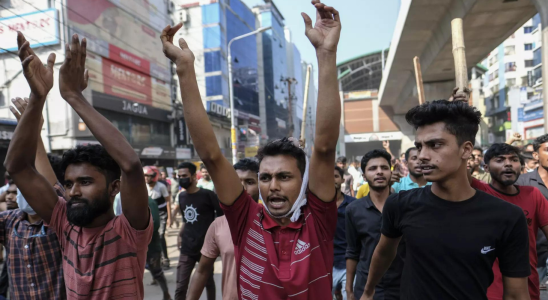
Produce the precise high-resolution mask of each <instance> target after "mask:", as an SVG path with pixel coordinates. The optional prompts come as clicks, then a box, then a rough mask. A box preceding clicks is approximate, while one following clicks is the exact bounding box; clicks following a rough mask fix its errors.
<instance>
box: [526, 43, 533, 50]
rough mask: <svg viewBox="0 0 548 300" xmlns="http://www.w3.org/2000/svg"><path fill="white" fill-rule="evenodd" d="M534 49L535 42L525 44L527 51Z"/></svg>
mask: <svg viewBox="0 0 548 300" xmlns="http://www.w3.org/2000/svg"><path fill="white" fill-rule="evenodd" d="M528 50H533V44H525V51H528Z"/></svg>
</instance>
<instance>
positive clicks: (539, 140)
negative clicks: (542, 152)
mask: <svg viewBox="0 0 548 300" xmlns="http://www.w3.org/2000/svg"><path fill="white" fill-rule="evenodd" d="M544 143H548V134H545V135H541V136H539V137H538V138H536V139H535V141H534V142H533V148H535V152H538V149H540V146H542V144H544Z"/></svg>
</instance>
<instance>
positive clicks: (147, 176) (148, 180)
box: [145, 171, 156, 184]
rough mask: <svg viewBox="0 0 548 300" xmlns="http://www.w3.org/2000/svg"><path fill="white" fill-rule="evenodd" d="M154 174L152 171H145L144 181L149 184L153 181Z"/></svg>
mask: <svg viewBox="0 0 548 300" xmlns="http://www.w3.org/2000/svg"><path fill="white" fill-rule="evenodd" d="M154 176H156V174H155V173H154V172H153V171H149V173H146V174H145V181H146V183H147V184H151V183H153V182H154Z"/></svg>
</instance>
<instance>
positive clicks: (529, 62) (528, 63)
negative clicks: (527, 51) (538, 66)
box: [525, 59, 535, 68]
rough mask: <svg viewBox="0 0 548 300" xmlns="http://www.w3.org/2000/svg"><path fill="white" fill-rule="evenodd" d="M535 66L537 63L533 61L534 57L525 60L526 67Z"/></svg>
mask: <svg viewBox="0 0 548 300" xmlns="http://www.w3.org/2000/svg"><path fill="white" fill-rule="evenodd" d="M534 66H535V64H534V63H533V60H532V59H527V60H525V67H526V68H531V67H534Z"/></svg>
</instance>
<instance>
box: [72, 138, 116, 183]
mask: <svg viewBox="0 0 548 300" xmlns="http://www.w3.org/2000/svg"><path fill="white" fill-rule="evenodd" d="M83 163H87V164H90V165H92V166H94V167H96V168H97V169H98V170H99V171H100V172H102V173H103V174H104V175H105V177H106V179H107V183H111V182H113V181H114V180H119V179H120V176H121V175H122V171H121V170H120V167H119V166H118V163H116V161H115V160H114V159H113V158H112V157H111V156H110V154H108V152H107V150H105V148H104V147H103V146H101V145H82V146H77V147H76V148H74V149H70V150H68V151H66V152H65V153H63V157H62V159H61V170H62V172H63V176H62V178H65V176H64V174H65V171H66V170H67V167H68V166H70V165H72V164H83Z"/></svg>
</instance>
